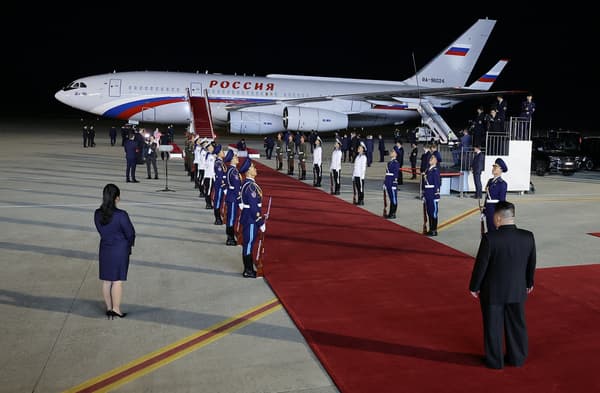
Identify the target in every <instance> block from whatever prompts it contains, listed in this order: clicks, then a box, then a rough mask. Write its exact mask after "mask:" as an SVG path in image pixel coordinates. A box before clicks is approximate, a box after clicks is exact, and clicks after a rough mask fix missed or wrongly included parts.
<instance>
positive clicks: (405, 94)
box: [226, 87, 526, 111]
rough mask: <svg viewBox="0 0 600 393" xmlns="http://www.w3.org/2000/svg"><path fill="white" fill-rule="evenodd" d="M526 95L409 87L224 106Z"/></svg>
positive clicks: (466, 89) (455, 88) (249, 106)
mask: <svg viewBox="0 0 600 393" xmlns="http://www.w3.org/2000/svg"><path fill="white" fill-rule="evenodd" d="M523 93H526V91H524V90H496V91H488V90H475V89H471V88H468V87H461V88H459V87H440V88H426V89H418V88H414V87H411V88H409V89H402V90H397V91H389V90H388V91H379V92H377V91H373V92H366V93H356V94H340V95H329V96H323V97H308V98H301V99H289V100H277V101H271V102H256V103H245V104H230V105H227V106H226V109H227V110H228V111H237V110H240V109H246V108H253V107H259V106H269V105H280V104H283V105H299V104H306V103H310V102H323V101H331V100H333V99H341V100H357V101H390V102H396V101H402V99H403V98H404V99H415V98H426V97H436V98H457V99H469V98H478V97H485V96H496V95H498V94H504V95H510V94H523Z"/></svg>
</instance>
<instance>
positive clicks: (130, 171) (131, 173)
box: [125, 157, 137, 180]
mask: <svg viewBox="0 0 600 393" xmlns="http://www.w3.org/2000/svg"><path fill="white" fill-rule="evenodd" d="M136 165H137V159H136V158H135V157H134V158H127V169H126V170H125V178H126V179H127V180H135V167H136Z"/></svg>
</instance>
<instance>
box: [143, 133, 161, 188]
mask: <svg viewBox="0 0 600 393" xmlns="http://www.w3.org/2000/svg"><path fill="white" fill-rule="evenodd" d="M157 148H158V145H157V144H156V142H155V141H154V137H153V136H151V137H150V138H149V139H148V141H147V142H146V144H145V145H144V159H145V160H146V171H147V173H148V179H151V178H152V176H151V173H152V172H151V171H150V166H152V168H153V169H154V178H155V179H158V169H157V168H156V157H157V156H158V154H157V153H156V149H157Z"/></svg>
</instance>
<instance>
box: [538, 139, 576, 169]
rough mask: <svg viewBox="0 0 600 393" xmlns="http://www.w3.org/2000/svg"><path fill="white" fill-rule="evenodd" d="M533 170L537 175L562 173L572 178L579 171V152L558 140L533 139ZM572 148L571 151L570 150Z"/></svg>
mask: <svg viewBox="0 0 600 393" xmlns="http://www.w3.org/2000/svg"><path fill="white" fill-rule="evenodd" d="M532 143H533V144H532V149H533V150H532V152H531V168H532V170H534V171H535V173H536V175H538V176H544V175H545V174H546V172H551V173H552V172H562V174H563V175H566V176H570V175H572V174H573V173H575V171H576V170H577V161H578V160H579V152H578V151H577V150H573V147H572V146H569V144H568V143H567V144H565V142H564V141H561V140H560V139H558V138H533V139H532ZM569 147H571V149H569Z"/></svg>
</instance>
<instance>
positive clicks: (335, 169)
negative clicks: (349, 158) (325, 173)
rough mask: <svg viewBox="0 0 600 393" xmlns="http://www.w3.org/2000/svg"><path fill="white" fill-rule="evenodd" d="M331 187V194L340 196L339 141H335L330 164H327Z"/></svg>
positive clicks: (340, 166)
mask: <svg viewBox="0 0 600 393" xmlns="http://www.w3.org/2000/svg"><path fill="white" fill-rule="evenodd" d="M329 170H330V171H331V177H332V179H331V180H332V181H333V186H332V187H331V194H335V195H340V177H341V174H342V172H341V171H342V144H341V143H340V141H339V140H336V141H335V145H334V147H333V151H332V152H331V163H330V164H329Z"/></svg>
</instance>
